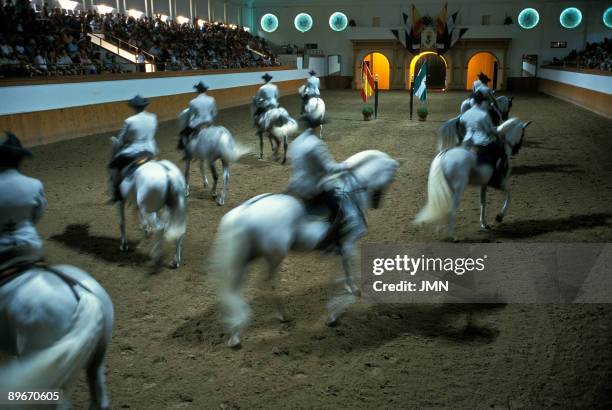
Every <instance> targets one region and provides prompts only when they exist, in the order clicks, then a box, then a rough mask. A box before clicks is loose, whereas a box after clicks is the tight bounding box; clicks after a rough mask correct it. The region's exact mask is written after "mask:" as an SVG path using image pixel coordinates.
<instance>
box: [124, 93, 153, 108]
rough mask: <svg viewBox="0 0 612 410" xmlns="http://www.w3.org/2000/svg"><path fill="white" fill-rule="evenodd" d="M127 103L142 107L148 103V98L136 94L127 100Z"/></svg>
mask: <svg viewBox="0 0 612 410" xmlns="http://www.w3.org/2000/svg"><path fill="white" fill-rule="evenodd" d="M128 105H129V106H130V107H134V108H143V107H146V106H147V105H149V100H147V99H146V98H144V97H141V96H140V95H136V97H134V98H132V99H131V100H129V101H128Z"/></svg>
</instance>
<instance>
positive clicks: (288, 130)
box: [257, 107, 298, 164]
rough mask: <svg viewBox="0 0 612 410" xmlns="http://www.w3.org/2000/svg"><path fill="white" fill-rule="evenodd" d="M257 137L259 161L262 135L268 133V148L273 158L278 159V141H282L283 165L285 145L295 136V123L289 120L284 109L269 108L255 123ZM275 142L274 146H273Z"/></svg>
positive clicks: (285, 153) (261, 157) (285, 160)
mask: <svg viewBox="0 0 612 410" xmlns="http://www.w3.org/2000/svg"><path fill="white" fill-rule="evenodd" d="M257 126H258V131H257V134H258V135H259V159H263V134H264V133H265V132H267V133H268V139H269V140H270V146H271V147H272V154H273V156H274V158H275V159H276V158H278V150H279V148H280V141H281V139H282V140H283V162H282V163H283V164H285V162H287V145H288V144H289V137H291V136H293V135H295V134H296V133H297V131H298V124H297V122H296V121H295V120H294V119H293V118H291V116H290V115H289V113H288V112H287V110H286V109H284V108H282V107H278V108H271V109H269V110H268V111H266V112H264V113H263V114H261V116H260V117H259V120H258V122H257ZM274 142H276V146H275V145H274Z"/></svg>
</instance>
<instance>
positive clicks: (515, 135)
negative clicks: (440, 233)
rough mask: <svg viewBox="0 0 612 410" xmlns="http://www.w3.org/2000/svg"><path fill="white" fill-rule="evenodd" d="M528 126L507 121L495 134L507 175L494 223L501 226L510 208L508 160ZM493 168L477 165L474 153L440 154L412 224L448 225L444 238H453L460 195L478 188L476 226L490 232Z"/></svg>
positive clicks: (458, 150)
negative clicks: (488, 203) (488, 208)
mask: <svg viewBox="0 0 612 410" xmlns="http://www.w3.org/2000/svg"><path fill="white" fill-rule="evenodd" d="M530 123H531V122H522V121H521V120H519V119H518V118H511V119H509V120H508V121H505V122H504V123H503V124H501V125H500V126H498V127H497V133H498V135H499V137H500V138H501V139H502V141H503V143H504V149H505V151H506V155H507V156H508V171H507V173H506V175H504V176H503V179H502V183H501V189H502V190H503V191H504V193H505V200H504V204H503V206H502V209H501V211H500V213H498V214H497V217H496V221H497V222H502V221H503V219H504V217H505V215H506V213H507V212H508V207H509V205H510V191H509V189H508V177H509V176H510V171H511V167H510V156H511V155H512V154H517V153H518V151H519V149H520V148H521V145H522V143H523V136H524V134H525V128H527V126H528V125H529V124H530ZM493 171H494V169H493V167H492V166H491V165H489V164H481V165H478V164H477V157H476V153H474V152H472V151H471V150H469V149H467V148H464V147H453V148H450V149H447V150H442V151H441V152H440V153H438V155H436V157H435V158H434V160H433V162H432V163H431V167H430V169H429V177H428V182H427V204H426V205H425V207H424V208H423V209H422V210H421V211H420V212H419V213H418V215H417V216H416V218H415V221H414V222H415V223H416V224H420V223H426V222H431V223H443V222H447V223H448V234H449V237H450V238H452V239H453V240H456V237H455V220H456V217H457V210H458V209H459V203H460V202H461V196H462V195H463V191H464V190H465V188H466V187H467V186H468V185H472V186H479V187H480V226H481V228H482V229H490V227H489V225H488V224H487V222H486V219H485V205H486V193H487V186H488V184H489V181H490V180H491V177H492V176H493Z"/></svg>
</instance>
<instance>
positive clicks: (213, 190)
mask: <svg viewBox="0 0 612 410" xmlns="http://www.w3.org/2000/svg"><path fill="white" fill-rule="evenodd" d="M208 166H209V168H210V172H211V173H212V179H213V183H212V187H211V188H210V196H211V197H212V199H215V198H217V181H218V180H219V174H217V168H215V164H214V163H213V162H211V163H210V164H208Z"/></svg>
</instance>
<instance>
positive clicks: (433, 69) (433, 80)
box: [407, 51, 448, 89]
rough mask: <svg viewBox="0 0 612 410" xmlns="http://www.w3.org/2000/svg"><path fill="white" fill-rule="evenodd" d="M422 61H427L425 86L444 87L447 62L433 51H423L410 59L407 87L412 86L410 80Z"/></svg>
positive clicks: (416, 72)
mask: <svg viewBox="0 0 612 410" xmlns="http://www.w3.org/2000/svg"><path fill="white" fill-rule="evenodd" d="M424 62H427V88H429V89H445V88H446V71H447V70H448V62H447V61H446V59H445V58H444V57H443V56H441V55H439V54H438V53H435V52H433V51H423V52H422V53H420V54H417V55H415V56H414V57H412V60H410V69H409V71H408V81H407V83H408V89H410V87H411V86H412V80H414V77H415V76H416V75H417V74H418V72H419V70H420V69H421V66H422V65H423V63H424Z"/></svg>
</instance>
